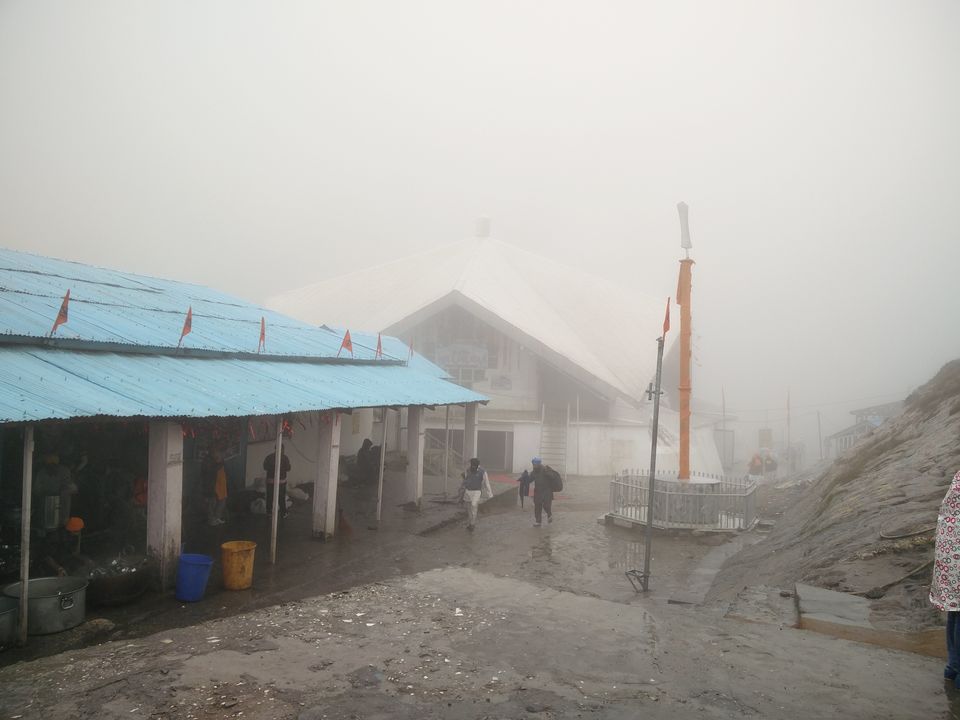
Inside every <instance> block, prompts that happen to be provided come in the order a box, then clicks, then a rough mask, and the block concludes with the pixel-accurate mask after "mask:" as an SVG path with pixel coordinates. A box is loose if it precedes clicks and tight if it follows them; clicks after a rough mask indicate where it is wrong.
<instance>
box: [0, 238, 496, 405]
mask: <svg viewBox="0 0 960 720" xmlns="http://www.w3.org/2000/svg"><path fill="white" fill-rule="evenodd" d="M67 290H70V302H69V306H68V321H67V323H66V324H64V325H61V326H60V327H59V328H57V330H56V333H55V334H54V336H53V337H49V335H50V331H51V328H52V326H53V322H54V319H55V318H56V317H57V313H58V311H59V309H60V305H61V302H62V300H63V296H64V294H65V293H66V292H67ZM188 307H191V308H192V315H193V320H192V330H191V332H190V333H189V334H187V335H186V336H185V337H184V339H183V343H182V347H179V348H178V347H177V345H178V341H179V340H180V335H181V330H182V328H183V324H184V320H185V318H186V312H187V308H188ZM261 317H263V318H264V320H265V323H266V342H265V347H264V349H263V351H262V352H261V353H258V352H257V349H258V345H259V337H260V320H261ZM343 334H344V331H343V330H342V329H335V328H330V327H317V326H314V325H310V324H307V323H304V322H301V321H299V320H295V319H293V318H289V317H285V316H283V315H281V314H279V313H276V312H273V311H270V310H266V309H264V308H261V307H259V306H257V305H255V304H252V303H248V302H246V301H243V300H240V299H238V298H233V297H231V296H229V295H225V294H223V293H219V292H217V291H215V290H212V289H210V288H205V287H202V286H199V285H192V284H188V283H180V282H175V281H170V280H162V279H159V278H151V277H145V276H140V275H134V274H131V273H123V272H119V271H115V270H108V269H103V268H96V267H93V266H89V265H82V264H80V263H73V262H66V261H62V260H54V259H51V258H44V257H40V256H37V255H30V254H27V253H20V252H15V251H11V250H0V423H11V422H30V421H36V420H43V419H66V418H76V417H94V416H116V417H225V416H239V417H242V416H246V415H267V414H281V413H286V412H297V411H306V410H327V409H336V408H341V409H349V408H359V407H381V406H400V405H446V404H461V403H467V402H485V401H486V398H485V397H484V396H482V395H479V394H477V393H474V392H472V391H469V390H466V389H465V388H462V387H459V386H458V385H455V384H454V383H452V382H450V381H449V379H448V378H447V377H446V375H445V373H444V372H443V371H442V370H440V369H439V368H438V367H436V366H435V365H433V364H432V363H430V362H428V361H426V360H425V359H424V358H422V357H421V356H418V355H414V356H413V357H412V358H408V357H407V355H408V348H407V346H406V345H405V344H404V343H403V342H401V341H400V340H398V339H396V338H392V337H384V338H383V354H382V357H376V343H377V337H376V335H369V334H365V333H360V332H356V333H354V332H351V336H352V340H353V348H354V349H353V354H352V355H348V354H347V353H346V352H345V351H344V352H343V353H341V355H343V356H342V357H339V358H338V357H337V355H338V352H339V351H340V346H341V342H342V340H343Z"/></svg>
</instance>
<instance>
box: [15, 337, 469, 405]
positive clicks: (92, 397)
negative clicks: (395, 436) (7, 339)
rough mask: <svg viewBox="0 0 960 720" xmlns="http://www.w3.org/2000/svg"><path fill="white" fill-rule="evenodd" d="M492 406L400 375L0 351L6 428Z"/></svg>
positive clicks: (391, 369) (387, 369)
mask: <svg viewBox="0 0 960 720" xmlns="http://www.w3.org/2000/svg"><path fill="white" fill-rule="evenodd" d="M485 400H486V398H485V397H484V396H483V395H479V394H477V393H475V392H472V391H470V390H467V389H465V388H463V387H460V386H459V385H455V384H453V383H452V382H449V381H447V380H444V379H441V378H438V377H436V376H434V375H431V374H428V373H424V372H421V371H418V370H417V369H416V368H413V367H407V366H403V365H350V364H345V365H340V364H319V363H313V362H290V361H279V360H269V359H238V358H227V357H223V358H217V357H213V358H184V357H174V356H169V355H136V354H127V353H111V352H81V351H71V350H58V349H44V348H32V347H25V346H19V347H17V346H8V347H0V423H10V422H32V421H37V420H48V419H68V418H79V417H96V416H103V415H109V416H116V417H243V416H247V415H278V414H283V413H290V412H302V411H309V410H329V409H337V408H358V407H382V406H397V405H452V404H459V403H467V402H484V401H485Z"/></svg>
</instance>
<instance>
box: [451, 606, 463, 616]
mask: <svg viewBox="0 0 960 720" xmlns="http://www.w3.org/2000/svg"><path fill="white" fill-rule="evenodd" d="M453 614H454V616H455V617H461V616H462V615H463V610H461V609H460V608H457V609H456V610H454V611H453Z"/></svg>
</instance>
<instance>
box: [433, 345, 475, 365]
mask: <svg viewBox="0 0 960 720" xmlns="http://www.w3.org/2000/svg"><path fill="white" fill-rule="evenodd" d="M437 365H439V366H440V367H442V368H446V369H448V370H449V369H451V368H473V369H476V370H485V369H486V368H487V346H486V345H483V344H482V343H462V342H461V343H452V344H450V345H445V346H443V347H438V348H437Z"/></svg>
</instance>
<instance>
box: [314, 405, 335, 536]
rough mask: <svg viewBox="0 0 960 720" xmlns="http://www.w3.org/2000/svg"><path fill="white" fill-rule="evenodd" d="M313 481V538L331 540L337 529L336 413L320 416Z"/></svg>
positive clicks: (330, 412)
mask: <svg viewBox="0 0 960 720" xmlns="http://www.w3.org/2000/svg"><path fill="white" fill-rule="evenodd" d="M318 425H319V431H318V432H319V438H318V442H317V447H318V452H317V478H316V482H315V483H314V486H313V537H315V538H317V539H320V540H326V539H327V538H331V537H333V534H334V530H335V529H336V526H337V480H338V478H339V475H340V413H338V412H337V411H336V410H329V411H327V412H323V413H320V422H319V423H318Z"/></svg>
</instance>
